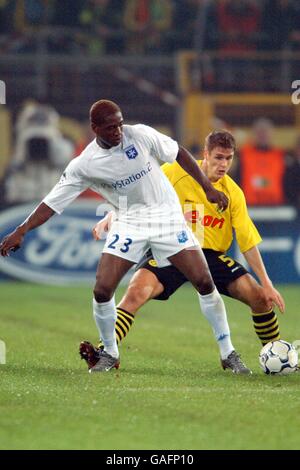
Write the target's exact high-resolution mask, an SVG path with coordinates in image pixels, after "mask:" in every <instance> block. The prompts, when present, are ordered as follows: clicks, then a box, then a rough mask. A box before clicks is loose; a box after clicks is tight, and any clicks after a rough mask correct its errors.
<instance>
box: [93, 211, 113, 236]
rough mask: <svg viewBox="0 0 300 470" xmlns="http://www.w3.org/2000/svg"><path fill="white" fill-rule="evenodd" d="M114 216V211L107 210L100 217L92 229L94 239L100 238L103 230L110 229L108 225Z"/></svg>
mask: <svg viewBox="0 0 300 470" xmlns="http://www.w3.org/2000/svg"><path fill="white" fill-rule="evenodd" d="M115 218H116V214H115V212H114V211H111V212H109V213H108V214H107V215H106V216H105V217H104V218H103V219H101V220H100V221H99V222H98V223H97V225H95V227H94V228H93V230H92V234H93V237H94V240H100V238H101V235H102V234H103V233H104V232H108V231H109V230H110V227H111V225H112V223H113V222H114V220H115Z"/></svg>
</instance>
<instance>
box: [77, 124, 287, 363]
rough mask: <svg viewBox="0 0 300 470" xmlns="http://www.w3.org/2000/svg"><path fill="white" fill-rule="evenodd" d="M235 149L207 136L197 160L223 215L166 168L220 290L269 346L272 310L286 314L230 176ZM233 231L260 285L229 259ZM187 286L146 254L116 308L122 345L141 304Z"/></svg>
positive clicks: (225, 136) (230, 141)
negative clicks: (220, 195) (223, 199)
mask: <svg viewBox="0 0 300 470" xmlns="http://www.w3.org/2000/svg"><path fill="white" fill-rule="evenodd" d="M235 149H236V144H235V140H234V137H233V136H232V135H231V134H230V133H229V132H227V131H215V132H212V133H211V134H209V135H208V136H207V138H206V141H205V149H204V159H203V160H202V161H199V165H200V166H201V169H202V170H203V172H204V173H205V174H206V175H207V176H208V178H209V179H210V181H211V182H212V183H213V185H214V187H215V188H216V189H218V190H219V191H223V192H224V193H225V194H226V196H227V197H228V199H229V205H228V208H227V209H226V210H225V211H224V212H222V213H219V212H218V211H217V207H216V205H215V204H211V203H209V202H208V201H207V199H206V197H205V194H204V191H203V190H202V188H201V187H200V185H198V184H197V183H196V182H195V181H194V180H193V178H192V177H191V176H189V174H188V173H186V172H185V171H184V170H183V169H182V168H181V167H180V165H178V164H177V163H176V162H175V163H172V164H165V165H163V167H162V168H163V171H164V173H165V174H166V176H167V177H168V179H169V180H170V182H171V183H172V185H173V187H174V189H175V190H176V192H177V194H178V197H179V200H180V203H181V205H182V209H183V212H184V213H185V216H186V219H187V220H188V221H189V222H190V223H191V227H192V229H193V230H194V232H195V234H196V235H197V236H199V237H201V236H202V235H203V234H204V238H203V240H202V247H203V252H204V255H205V257H206V260H207V263H208V266H209V269H210V272H211V274H212V277H213V280H214V282H215V284H216V287H217V289H218V291H219V292H220V293H221V294H224V295H227V296H229V297H232V298H234V299H237V300H240V301H241V302H243V303H245V304H247V305H249V307H250V309H251V312H252V318H253V323H254V329H255V332H256V334H257V336H258V338H259V339H260V341H261V343H262V344H266V343H267V342H269V341H275V340H278V339H280V333H279V325H278V320H277V316H276V313H275V312H274V307H275V306H277V307H278V308H279V310H280V311H281V312H283V311H284V309H285V305H284V300H283V298H282V296H281V295H280V293H279V292H278V291H277V290H276V289H275V288H274V287H273V284H272V281H271V280H270V278H269V276H268V274H267V271H266V268H265V266H264V263H263V261H262V258H261V255H260V252H259V249H258V247H257V245H258V244H259V243H260V241H261V237H260V235H259V233H258V231H257V229H256V228H255V226H254V224H253V222H252V221H251V219H250V217H249V214H248V211H247V206H246V201H245V197H244V194H243V191H242V190H241V188H240V187H239V186H238V185H237V184H236V183H235V182H234V181H233V180H232V178H230V176H228V175H227V173H228V171H229V169H230V167H231V165H232V161H233V158H234V152H235ZM202 208H203V209H202ZM201 209H202V210H201ZM103 224H105V222H102V221H100V222H99V223H98V224H97V225H96V227H95V228H94V232H93V233H94V237H95V238H96V239H97V238H100V234H101V233H102V231H103V229H106V228H107V227H104V226H103ZM199 224H200V225H201V226H202V227H203V228H204V230H203V231H202V230H199ZM234 232H235V235H236V239H237V243H238V245H239V248H240V250H241V252H242V253H243V255H244V257H245V259H246V261H247V262H248V264H249V266H250V267H251V268H252V270H253V271H254V273H255V274H256V275H257V277H258V279H259V283H258V282H257V281H256V280H255V278H254V277H253V276H252V275H251V274H250V273H249V272H248V271H247V270H246V269H245V268H244V267H243V266H242V265H241V264H240V263H239V262H237V261H236V260H234V259H233V258H231V257H229V256H227V254H226V252H227V250H228V249H229V247H230V245H231V243H232V240H233V234H234ZM200 241H201V240H200ZM185 282H187V279H186V278H185V276H184V275H183V274H182V273H181V272H180V271H178V270H177V269H176V268H175V267H174V266H172V265H170V266H167V267H163V268H158V267H157V266H156V262H155V261H154V259H153V257H152V255H151V252H150V253H147V254H146V255H145V257H144V258H143V259H142V260H141V262H140V263H139V264H138V266H137V268H136V272H135V274H134V276H133V278H132V279H131V281H130V284H129V286H128V289H127V291H126V293H125V295H124V297H123V298H122V300H121V302H120V303H119V305H118V307H117V312H118V318H117V320H116V336H117V340H118V342H120V341H121V340H122V339H123V338H124V337H125V336H126V334H127V333H128V331H129V329H130V328H131V326H132V324H133V321H134V316H135V314H136V312H137V311H138V310H139V308H140V307H141V306H142V305H144V304H145V303H146V302H147V301H148V300H150V299H156V300H167V299H168V298H169V297H170V296H171V295H172V294H173V293H174V292H175V291H176V290H177V289H178V288H179V287H180V286H181V285H182V284H184V283H185ZM85 344H86V343H85ZM93 351H96V348H95V349H92V350H91V354H93ZM225 365H226V364H225ZM224 368H225V367H224ZM229 368H231V367H229Z"/></svg>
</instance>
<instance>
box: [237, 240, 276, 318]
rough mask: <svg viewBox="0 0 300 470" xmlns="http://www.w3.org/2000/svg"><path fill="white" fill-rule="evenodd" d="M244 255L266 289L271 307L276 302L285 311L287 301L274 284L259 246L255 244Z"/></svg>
mask: <svg viewBox="0 0 300 470" xmlns="http://www.w3.org/2000/svg"><path fill="white" fill-rule="evenodd" d="M243 255H244V256H245V258H246V261H247V263H248V264H249V266H250V267H251V268H252V269H253V271H254V272H255V274H256V275H257V277H258V279H259V281H260V284H261V286H262V288H263V289H264V292H265V296H266V299H267V301H268V302H269V304H270V308H271V307H273V305H274V304H275V305H277V307H278V308H279V310H280V312H281V313H284V311H285V302H284V300H283V297H282V295H281V294H280V293H279V292H278V290H277V289H275V287H274V286H273V284H272V281H271V279H270V278H269V276H268V273H267V270H266V268H265V265H264V262H263V260H262V257H261V255H260V252H259V249H258V248H257V246H254V247H253V248H250V250H248V251H245V252H244V253H243Z"/></svg>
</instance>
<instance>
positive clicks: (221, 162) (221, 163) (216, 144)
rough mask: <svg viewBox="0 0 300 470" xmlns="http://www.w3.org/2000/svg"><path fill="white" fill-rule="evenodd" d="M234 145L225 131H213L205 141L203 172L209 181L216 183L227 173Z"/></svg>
mask: <svg viewBox="0 0 300 470" xmlns="http://www.w3.org/2000/svg"><path fill="white" fill-rule="evenodd" d="M235 150H236V143H235V139H234V137H233V135H232V134H231V133H230V132H228V131H226V130H217V131H213V132H211V133H210V134H208V136H207V137H206V139H205V147H204V161H203V170H204V171H205V173H206V174H207V176H208V177H209V179H210V180H211V181H218V180H219V179H220V178H222V177H223V176H225V175H226V173H228V171H229V169H230V167H231V165H232V161H233V156H234V152H235Z"/></svg>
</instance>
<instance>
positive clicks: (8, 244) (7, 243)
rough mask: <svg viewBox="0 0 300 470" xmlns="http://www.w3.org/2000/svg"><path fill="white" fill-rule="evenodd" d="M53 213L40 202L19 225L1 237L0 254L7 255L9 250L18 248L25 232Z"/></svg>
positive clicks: (42, 222) (41, 222)
mask: <svg viewBox="0 0 300 470" xmlns="http://www.w3.org/2000/svg"><path fill="white" fill-rule="evenodd" d="M54 213H55V212H54V211H53V210H52V209H50V207H49V206H47V205H46V204H45V203H43V202H42V203H41V204H40V205H39V206H38V207H37V208H36V209H35V210H34V211H33V212H32V213H31V214H30V215H29V217H27V219H26V220H24V222H23V223H22V224H21V225H19V226H18V227H16V229H15V230H14V231H13V232H11V233H9V234H8V235H6V237H4V238H3V240H2V242H1V243H0V254H1V256H9V252H10V250H12V251H16V250H18V249H19V248H20V247H21V245H22V243H23V240H24V236H25V235H26V233H27V232H29V231H30V230H33V229H34V228H36V227H39V226H40V225H42V224H44V223H45V222H47V220H48V219H50V217H52V215H53V214H54Z"/></svg>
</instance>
